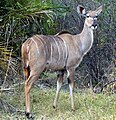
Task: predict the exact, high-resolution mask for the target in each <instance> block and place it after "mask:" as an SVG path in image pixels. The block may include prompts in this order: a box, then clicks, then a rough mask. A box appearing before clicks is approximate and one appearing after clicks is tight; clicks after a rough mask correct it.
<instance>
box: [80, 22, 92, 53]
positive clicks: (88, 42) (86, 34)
mask: <svg viewBox="0 0 116 120" xmlns="http://www.w3.org/2000/svg"><path fill="white" fill-rule="evenodd" d="M79 38H80V41H81V46H82V53H83V54H86V53H87V52H88V51H89V50H90V48H91V47H92V44H93V30H92V29H91V28H90V27H89V26H87V25H86V23H84V27H83V30H82V32H81V33H80V34H79Z"/></svg>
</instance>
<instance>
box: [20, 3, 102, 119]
mask: <svg viewBox="0 0 116 120" xmlns="http://www.w3.org/2000/svg"><path fill="white" fill-rule="evenodd" d="M77 11H78V13H80V14H82V15H83V16H85V22H84V27H83V30H82V32H81V33H80V34H77V35H71V34H69V33H62V34H57V35H54V36H52V35H49V36H46V35H34V36H33V37H31V38H29V39H28V40H26V41H25V42H24V43H23V45H22V62H23V67H24V74H25V76H26V78H27V80H26V82H25V105H26V116H27V118H30V117H31V114H30V89H31V87H32V85H33V83H34V82H35V81H36V80H38V79H39V75H40V74H41V73H42V72H43V71H44V70H50V69H51V70H55V71H59V73H58V75H57V77H58V79H57V90H56V97H55V99H54V103H53V107H54V108H56V107H57V103H58V96H59V91H60V88H61V86H62V82H63V76H64V73H65V71H66V73H67V79H68V83H69V89H70V96H71V109H72V110H74V109H75V108H74V72H75V68H76V67H78V65H79V64H80V62H81V61H82V59H83V56H84V55H85V54H86V53H87V52H88V51H89V50H90V48H91V47H92V44H93V30H94V29H96V28H97V23H96V22H97V17H98V15H99V14H100V13H101V11H102V6H100V7H99V8H97V9H96V10H95V11H88V12H86V11H85V9H84V7H83V6H81V5H79V6H78V7H77Z"/></svg>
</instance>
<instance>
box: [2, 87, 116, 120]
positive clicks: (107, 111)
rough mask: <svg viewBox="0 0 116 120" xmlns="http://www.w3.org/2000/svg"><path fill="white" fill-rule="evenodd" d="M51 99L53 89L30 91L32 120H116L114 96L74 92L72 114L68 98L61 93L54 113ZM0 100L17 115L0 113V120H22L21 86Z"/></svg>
mask: <svg viewBox="0 0 116 120" xmlns="http://www.w3.org/2000/svg"><path fill="white" fill-rule="evenodd" d="M54 96H55V89H53V88H51V89H50V88H43V89H40V88H37V87H33V88H32V90H31V112H32V113H33V116H34V117H35V120H116V94H115V93H114V94H109V93H101V94H95V93H93V92H92V91H91V90H90V89H87V90H79V91H76V92H75V106H76V110H75V112H72V111H71V110H70V96H69V92H68V91H67V90H61V92H60V97H59V104H58V109H57V111H55V110H54V109H53V107H52V104H53V99H54ZM2 98H3V99H4V100H5V101H6V102H8V103H9V104H11V105H12V106H14V107H15V108H17V109H18V110H19V112H14V113H6V112H4V111H3V110H0V120H26V118H25V115H24V113H23V112H24V92H23V86H22V87H20V89H19V88H17V89H16V90H14V92H13V93H5V94H4V93H3V94H2Z"/></svg>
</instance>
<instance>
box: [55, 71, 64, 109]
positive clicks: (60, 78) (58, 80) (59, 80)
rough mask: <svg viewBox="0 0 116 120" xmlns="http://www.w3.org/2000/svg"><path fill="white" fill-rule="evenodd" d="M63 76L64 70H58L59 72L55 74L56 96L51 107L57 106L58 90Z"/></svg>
mask: <svg viewBox="0 0 116 120" xmlns="http://www.w3.org/2000/svg"><path fill="white" fill-rule="evenodd" d="M63 76H64V71H60V73H59V74H58V75H57V90H56V96H55V99H54V103H53V107H54V108H55V109H56V108H57V105H58V98H59V92H60V89H61V87H62V83H63Z"/></svg>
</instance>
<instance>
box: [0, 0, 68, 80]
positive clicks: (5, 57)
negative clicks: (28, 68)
mask: <svg viewBox="0 0 116 120" xmlns="http://www.w3.org/2000/svg"><path fill="white" fill-rule="evenodd" d="M0 4H1V7H0V15H1V17H0V43H1V45H0V50H1V52H0V58H1V59H0V61H1V71H2V72H1V73H0V74H1V77H2V79H1V81H3V79H5V78H6V77H3V76H6V73H7V70H8V68H9V67H8V66H9V65H10V67H12V66H11V65H12V64H10V63H11V62H9V61H12V59H13V61H14V64H15V65H18V66H17V67H19V68H21V66H20V64H17V62H19V63H21V61H20V47H21V44H22V42H23V41H24V40H25V39H27V38H28V37H30V36H32V35H33V34H37V33H38V34H55V33H56V27H57V21H56V18H57V17H58V15H60V16H61V13H65V12H67V11H68V7H66V6H59V5H58V4H55V3H53V1H52V0H46V1H44V0H43V1H41V0H31V1H30V0H25V1H22V0H5V1H1V2H0ZM56 13H57V14H56ZM58 13H60V14H58ZM11 51H12V52H11ZM10 54H12V55H11V57H9V56H10ZM9 70H10V69H9ZM9 70H8V71H9ZM11 76H14V75H11ZM7 77H8V75H7Z"/></svg>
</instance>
